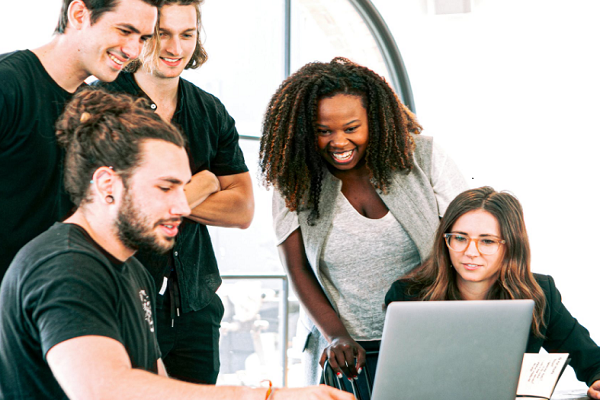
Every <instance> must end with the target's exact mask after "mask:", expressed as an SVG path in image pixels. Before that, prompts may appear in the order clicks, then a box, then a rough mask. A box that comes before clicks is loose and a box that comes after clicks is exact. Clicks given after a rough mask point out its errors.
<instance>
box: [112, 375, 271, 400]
mask: <svg viewBox="0 0 600 400" xmlns="http://www.w3.org/2000/svg"><path fill="white" fill-rule="evenodd" d="M103 386H104V387H106V388H108V391H109V393H106V395H107V396H106V397H104V396H103V397H102V398H108V399H144V400H153V399H156V400H168V399H178V400H186V399H214V400H220V399H243V400H255V399H256V400H259V399H260V400H263V399H264V398H265V393H266V389H262V388H258V389H252V388H248V387H243V386H213V385H196V384H191V383H187V382H181V381H177V380H174V379H169V378H165V377H161V376H157V375H154V374H152V373H149V372H146V371H142V370H136V369H132V370H129V372H128V373H127V374H125V376H124V375H122V374H120V375H119V376H116V377H115V380H114V382H106V384H105V385H103Z"/></svg>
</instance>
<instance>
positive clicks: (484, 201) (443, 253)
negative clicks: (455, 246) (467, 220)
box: [402, 186, 546, 337]
mask: <svg viewBox="0 0 600 400" xmlns="http://www.w3.org/2000/svg"><path fill="white" fill-rule="evenodd" d="M475 210H484V211H487V212H489V213H490V214H491V215H493V216H494V218H496V220H497V221H498V224H499V226H500V233H501V235H502V239H504V240H506V243H505V244H504V258H503V260H502V266H501V268H500V275H499V277H498V280H496V282H495V283H494V285H493V286H492V287H491V288H490V290H489V292H488V294H487V298H488V299H533V301H534V302H535V308H534V312H533V321H532V326H531V329H532V331H533V332H534V334H535V335H536V336H539V337H541V336H542V334H541V330H540V327H542V326H543V324H544V308H545V306H546V299H545V297H544V292H543V291H542V288H541V287H540V285H538V283H537V282H536V280H535V278H534V276H533V273H532V272H531V269H530V260H531V255H530V249H529V237H528V235H527V228H526V227H525V219H524V217H523V208H522V207H521V203H519V200H517V198H516V197H514V196H513V195H512V194H510V193H508V192H496V191H495V190H494V189H493V188H491V187H489V186H484V187H480V188H477V189H471V190H467V191H464V192H462V193H461V194H459V195H458V196H457V197H456V198H455V199H454V200H453V201H452V202H451V203H450V205H449V206H448V209H447V210H446V213H445V214H444V217H443V218H442V220H441V222H440V226H439V228H438V230H437V232H436V234H435V238H434V244H433V250H432V252H431V255H430V256H429V258H428V259H427V260H425V262H424V263H423V265H422V266H421V267H419V268H417V269H416V270H414V271H413V272H411V273H410V274H409V275H407V276H406V277H404V278H402V280H405V281H407V282H408V294H409V295H412V296H416V297H417V298H419V299H422V300H460V299H461V295H460V292H459V290H458V287H457V284H456V275H457V272H456V269H454V268H453V267H452V262H451V261H450V253H449V251H448V247H447V246H446V242H445V239H444V234H445V233H449V232H451V230H452V227H453V226H454V224H455V223H456V221H457V220H458V219H459V218H460V217H461V216H463V215H464V214H466V213H468V212H470V211H475Z"/></svg>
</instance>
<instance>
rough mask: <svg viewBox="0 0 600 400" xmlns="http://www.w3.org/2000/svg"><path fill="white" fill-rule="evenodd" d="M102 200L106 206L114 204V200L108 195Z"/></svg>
mask: <svg viewBox="0 0 600 400" xmlns="http://www.w3.org/2000/svg"><path fill="white" fill-rule="evenodd" d="M104 199H105V200H106V202H107V203H108V204H112V203H114V202H115V198H114V197H112V196H111V195H110V194H109V195H108V196H106V197H105V198H104Z"/></svg>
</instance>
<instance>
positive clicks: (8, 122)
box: [0, 0, 161, 279]
mask: <svg viewBox="0 0 600 400" xmlns="http://www.w3.org/2000/svg"><path fill="white" fill-rule="evenodd" d="M160 2H161V0H63V4H62V12H61V16H60V20H59V24H58V26H57V28H56V35H55V36H54V38H53V39H52V41H50V42H49V43H48V44H46V45H44V46H42V47H39V48H37V49H34V50H23V51H15V52H12V53H7V54H2V55H0V209H2V210H3V213H4V214H3V216H4V218H3V222H4V227H3V229H2V231H1V232H0V243H2V245H1V246H0V279H1V278H2V276H3V275H4V272H5V271H6V268H7V267H8V265H9V264H10V262H11V260H12V258H13V257H14V255H15V254H16V253H17V251H18V250H19V248H21V247H22V246H23V245H24V244H25V243H27V242H28V241H29V240H30V239H32V238H33V237H35V236H36V235H38V234H39V233H41V232H43V231H44V230H46V229H47V228H48V227H49V226H50V225H51V224H52V223H54V222H55V221H57V220H60V219H62V218H64V217H66V216H67V214H68V212H69V211H70V210H71V209H72V207H73V204H72V203H71V202H70V200H69V198H68V196H67V195H66V193H65V191H64V189H63V185H62V172H61V168H60V165H61V164H62V157H63V155H62V151H61V150H60V149H59V148H58V146H57V145H56V139H55V135H54V125H55V122H56V120H57V118H58V116H59V115H60V113H61V112H62V110H63V107H64V104H65V103H66V102H67V101H68V100H69V99H70V98H71V96H72V94H73V93H74V92H75V91H76V90H77V88H79V87H80V86H81V85H82V84H83V82H84V80H85V79H87V78H88V77H89V76H90V75H94V76H96V77H97V78H99V79H101V80H105V81H112V80H114V79H115V78H116V77H117V75H118V73H119V72H120V70H121V69H122V68H123V67H124V66H125V65H126V64H127V62H128V61H129V60H131V59H134V58H136V57H137V56H138V55H139V53H140V51H141V49H142V45H143V43H144V41H145V40H147V39H148V38H150V37H151V36H152V35H153V32H154V26H155V24H156V20H157V14H158V10H157V6H158V5H160Z"/></svg>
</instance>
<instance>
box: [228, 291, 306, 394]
mask: <svg viewBox="0 0 600 400" xmlns="http://www.w3.org/2000/svg"><path fill="white" fill-rule="evenodd" d="M284 292H285V291H284V280H283V279H225V280H224V282H223V285H221V287H220V288H219V291H218V292H217V294H218V295H219V296H220V297H221V300H222V301H223V305H224V307H225V314H224V317H223V321H222V322H221V340H220V358H221V371H220V373H219V378H218V382H217V384H219V385H246V386H260V383H261V381H262V380H264V379H270V380H271V381H272V382H273V385H274V386H279V387H281V386H282V385H283V369H282V361H283V360H282V356H283V351H284V350H283V348H282V342H283V341H284V339H283V328H284V322H285V319H284V312H285V309H284V301H283V300H284ZM290 311H292V310H290ZM293 313H294V315H296V318H295V319H297V315H298V306H297V305H296V306H295V308H294V310H293Z"/></svg>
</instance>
